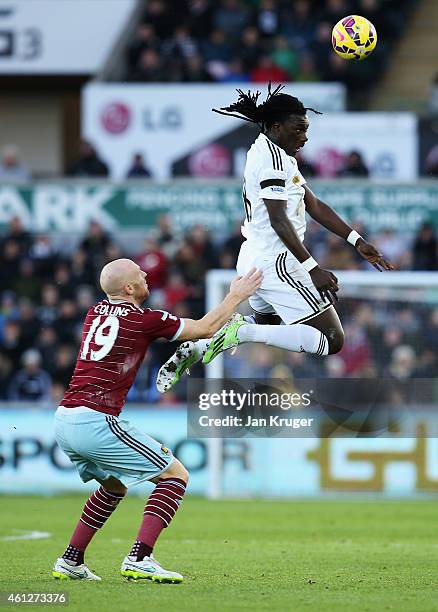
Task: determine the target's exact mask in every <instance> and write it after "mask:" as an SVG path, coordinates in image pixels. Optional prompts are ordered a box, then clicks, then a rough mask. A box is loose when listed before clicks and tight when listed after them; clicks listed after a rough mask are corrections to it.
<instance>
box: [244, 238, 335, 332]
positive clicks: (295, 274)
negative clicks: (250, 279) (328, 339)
mask: <svg viewBox="0 0 438 612" xmlns="http://www.w3.org/2000/svg"><path fill="white" fill-rule="evenodd" d="M253 267H255V268H258V269H259V270H261V271H262V272H263V282H262V285H261V287H260V288H259V289H257V291H256V292H255V294H254V295H252V296H251V297H250V298H249V304H250V306H251V308H252V309H253V310H254V312H256V313H259V314H277V315H278V316H279V317H280V318H281V319H282V321H283V322H284V323H285V324H286V325H291V324H292V323H303V322H304V321H307V320H308V319H312V318H313V317H315V316H316V315H318V314H320V313H321V312H324V310H327V309H328V308H330V307H331V303H330V301H329V300H327V299H324V300H323V299H321V296H320V295H319V293H318V291H317V290H316V288H315V285H314V284H313V283H312V279H311V278H310V274H309V273H308V272H306V270H304V268H303V266H302V265H301V264H300V263H299V262H298V260H297V259H296V258H295V257H294V256H293V255H292V254H291V253H290V252H289V251H287V250H286V249H285V250H284V251H283V252H282V253H279V254H278V255H263V254H260V253H257V252H254V251H253V250H252V249H250V245H249V243H248V241H245V242H244V243H243V244H242V246H241V248H240V253H239V258H238V260H237V273H238V274H239V275H244V274H246V273H247V272H248V271H249V270H250V269H251V268H253Z"/></svg>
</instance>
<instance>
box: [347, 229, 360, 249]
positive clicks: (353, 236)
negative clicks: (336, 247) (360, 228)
mask: <svg viewBox="0 0 438 612" xmlns="http://www.w3.org/2000/svg"><path fill="white" fill-rule="evenodd" d="M359 238H362V236H361V235H360V234H358V233H357V232H356V230H351V232H350V233H349V234H348V236H347V242H349V243H350V244H352V245H353V246H356V242H357V241H358V240H359Z"/></svg>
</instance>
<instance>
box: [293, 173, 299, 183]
mask: <svg viewBox="0 0 438 612" xmlns="http://www.w3.org/2000/svg"><path fill="white" fill-rule="evenodd" d="M299 182H300V177H299V176H298V174H296V175H295V176H294V177H293V179H292V183H293V184H294V185H298V183H299Z"/></svg>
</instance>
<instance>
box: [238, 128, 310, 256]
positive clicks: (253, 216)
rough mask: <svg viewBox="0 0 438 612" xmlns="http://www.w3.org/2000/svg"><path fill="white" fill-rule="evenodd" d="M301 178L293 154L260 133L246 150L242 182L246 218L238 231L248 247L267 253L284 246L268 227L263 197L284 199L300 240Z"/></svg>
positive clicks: (303, 226)
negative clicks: (289, 153)
mask: <svg viewBox="0 0 438 612" xmlns="http://www.w3.org/2000/svg"><path fill="white" fill-rule="evenodd" d="M305 182H306V181H305V180H304V178H303V176H302V175H301V174H300V171H299V170H298V164H297V162H296V160H295V158H294V157H290V156H289V155H288V154H287V153H286V152H285V151H284V150H283V149H281V148H280V147H278V146H277V145H275V144H274V143H273V142H272V141H271V140H269V138H267V137H266V136H265V135H264V134H260V135H259V137H258V138H257V139H256V141H255V142H254V144H253V145H252V146H251V148H250V149H249V151H248V154H247V158H246V165H245V175H244V182H243V201H244V205H245V213H246V219H245V223H244V225H243V227H242V234H243V236H244V237H245V238H246V239H247V241H248V247H250V248H251V249H254V251H258V252H263V253H265V254H269V255H277V254H278V253H281V252H282V251H285V250H286V247H285V245H284V243H283V242H282V241H281V240H280V238H279V237H278V236H277V234H276V233H275V231H274V230H273V228H272V227H271V222H270V220H269V215H268V209H267V208H266V206H265V204H264V202H263V199H267V200H283V201H285V202H287V207H286V214H287V216H288V218H289V220H290V222H291V223H292V225H293V226H294V228H295V231H296V233H297V234H298V237H299V238H300V240H301V241H303V239H304V233H305V231H306V208H305V204H304V187H303V185H304V184H305Z"/></svg>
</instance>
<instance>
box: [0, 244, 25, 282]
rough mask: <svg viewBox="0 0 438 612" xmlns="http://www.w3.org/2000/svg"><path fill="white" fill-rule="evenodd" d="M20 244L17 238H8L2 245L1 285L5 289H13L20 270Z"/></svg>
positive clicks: (0, 261)
mask: <svg viewBox="0 0 438 612" xmlns="http://www.w3.org/2000/svg"><path fill="white" fill-rule="evenodd" d="M20 255H21V254H20V245H19V244H18V242H17V241H16V240H12V239H10V238H9V239H8V238H7V239H6V241H5V242H4V243H3V244H2V245H1V257H0V286H1V288H2V289H3V290H5V289H12V286H13V284H14V281H15V279H16V278H18V275H19V270H20Z"/></svg>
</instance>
